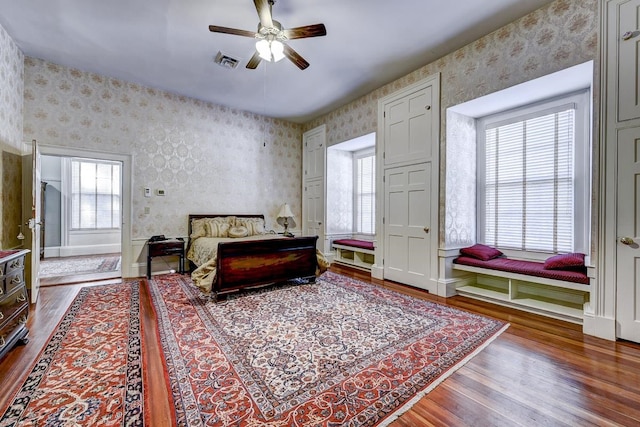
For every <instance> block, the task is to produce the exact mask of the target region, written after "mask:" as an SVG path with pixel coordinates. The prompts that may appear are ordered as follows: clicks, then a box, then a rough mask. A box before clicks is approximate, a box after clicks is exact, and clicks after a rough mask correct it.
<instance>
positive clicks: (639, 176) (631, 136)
mask: <svg viewBox="0 0 640 427" xmlns="http://www.w3.org/2000/svg"><path fill="white" fill-rule="evenodd" d="M617 184H618V206H617V211H618V216H617V228H618V230H617V237H618V239H617V240H618V241H617V250H616V253H617V257H616V258H617V269H616V272H617V273H616V274H617V278H616V282H617V287H618V291H617V314H616V318H617V319H616V320H617V322H616V323H617V325H618V331H617V336H618V338H622V339H626V340H630V341H635V342H640V128H631V129H624V130H621V131H620V133H619V135H618V182H617Z"/></svg>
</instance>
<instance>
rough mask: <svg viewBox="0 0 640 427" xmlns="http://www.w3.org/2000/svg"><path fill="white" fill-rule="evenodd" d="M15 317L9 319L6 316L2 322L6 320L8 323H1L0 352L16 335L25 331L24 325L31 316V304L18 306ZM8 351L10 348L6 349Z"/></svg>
mask: <svg viewBox="0 0 640 427" xmlns="http://www.w3.org/2000/svg"><path fill="white" fill-rule="evenodd" d="M18 308H19V310H17V312H16V313H14V314H15V316H14V317H12V318H10V319H7V318H5V319H4V320H3V321H2V322H4V321H5V320H6V323H0V324H1V325H2V326H0V353H2V352H3V350H5V346H7V344H9V343H10V342H11V341H12V340H13V339H14V338H15V337H14V335H16V334H18V333H21V331H23V330H24V329H25V328H24V325H25V324H26V323H27V318H28V317H29V306H28V305H26V306H24V307H21V308H20V307H18ZM6 350H7V351H8V349H6Z"/></svg>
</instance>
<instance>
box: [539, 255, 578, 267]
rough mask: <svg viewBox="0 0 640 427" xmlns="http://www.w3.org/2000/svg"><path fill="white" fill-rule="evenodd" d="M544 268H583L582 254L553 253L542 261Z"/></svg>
mask: <svg viewBox="0 0 640 427" xmlns="http://www.w3.org/2000/svg"><path fill="white" fill-rule="evenodd" d="M544 268H545V270H577V269H582V268H584V254H581V253H571V254H561V255H554V256H552V257H549V258H547V260H546V261H545V262H544Z"/></svg>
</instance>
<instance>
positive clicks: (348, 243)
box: [333, 239, 374, 251]
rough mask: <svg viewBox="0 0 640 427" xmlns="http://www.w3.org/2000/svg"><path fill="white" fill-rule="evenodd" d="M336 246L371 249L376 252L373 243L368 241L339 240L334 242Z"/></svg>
mask: <svg viewBox="0 0 640 427" xmlns="http://www.w3.org/2000/svg"><path fill="white" fill-rule="evenodd" d="M333 244H334V245H343V246H351V247H354V248H360V249H369V250H371V251H372V250H374V247H373V242H369V241H367V240H358V239H338V240H334V241H333Z"/></svg>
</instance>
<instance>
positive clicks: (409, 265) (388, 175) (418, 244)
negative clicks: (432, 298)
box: [384, 163, 435, 292]
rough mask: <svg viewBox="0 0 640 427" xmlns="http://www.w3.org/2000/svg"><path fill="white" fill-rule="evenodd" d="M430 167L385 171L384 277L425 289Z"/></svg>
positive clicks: (426, 278)
mask: <svg viewBox="0 0 640 427" xmlns="http://www.w3.org/2000/svg"><path fill="white" fill-rule="evenodd" d="M430 176H431V164H430V163H422V164H418V165H412V166H405V167H399V168H393V169H388V170H386V171H385V178H384V182H385V189H384V191H385V200H387V201H388V203H386V204H385V227H384V230H385V236H384V241H385V251H384V254H385V259H384V277H385V279H389V280H394V281H397V282H400V283H406V284H409V285H413V286H417V287H419V288H422V289H427V290H429V291H430V292H435V289H433V290H432V289H429V277H430V273H431V271H430V268H431V267H430V266H431V250H430V248H431V238H432V233H431V232H430V231H431V230H430V229H431V214H430V212H431V209H430V205H429V202H430V200H431V179H430Z"/></svg>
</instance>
